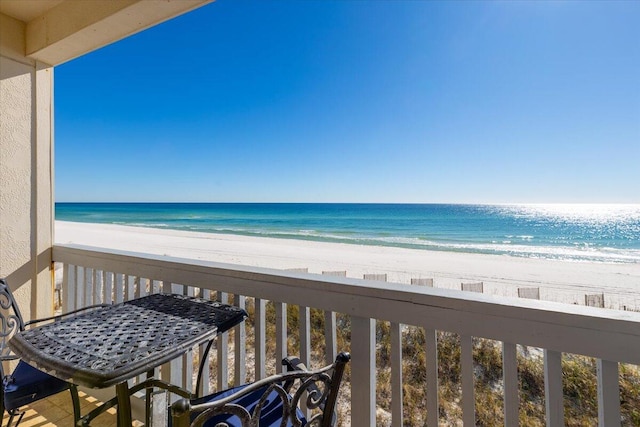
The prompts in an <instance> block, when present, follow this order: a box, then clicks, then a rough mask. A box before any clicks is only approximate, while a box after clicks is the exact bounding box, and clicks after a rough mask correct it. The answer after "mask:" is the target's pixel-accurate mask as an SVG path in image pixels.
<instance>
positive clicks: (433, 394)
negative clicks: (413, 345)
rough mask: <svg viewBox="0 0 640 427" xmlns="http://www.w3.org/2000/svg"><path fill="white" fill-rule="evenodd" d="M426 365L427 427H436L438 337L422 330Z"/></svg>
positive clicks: (432, 331) (429, 331)
mask: <svg viewBox="0 0 640 427" xmlns="http://www.w3.org/2000/svg"><path fill="white" fill-rule="evenodd" d="M424 338H425V347H426V348H425V358H426V363H427V425H428V426H429V427H438V419H439V417H438V335H437V332H436V331H435V329H431V328H424Z"/></svg>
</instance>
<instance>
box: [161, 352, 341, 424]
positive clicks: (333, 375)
mask: <svg viewBox="0 0 640 427" xmlns="http://www.w3.org/2000/svg"><path fill="white" fill-rule="evenodd" d="M350 359H351V356H350V355H349V353H340V354H338V356H337V357H336V360H335V362H334V363H332V364H331V365H328V366H325V367H324V368H321V369H318V370H310V371H307V370H293V371H289V372H285V373H282V374H277V375H272V376H270V377H267V378H265V379H262V380H259V381H256V382H254V383H252V384H249V385H248V386H246V387H243V388H241V389H240V390H239V391H237V392H235V393H233V394H226V393H225V394H224V396H225V397H221V398H219V399H217V400H209V401H208V402H206V403H201V404H193V403H192V402H191V401H189V400H188V399H182V400H179V401H177V402H176V403H174V404H173V405H172V406H171V416H172V425H173V427H187V426H192V427H196V426H202V425H204V423H205V422H206V421H207V420H209V419H211V418H213V417H216V416H219V415H221V414H232V415H236V416H238V417H239V420H240V423H241V424H240V425H242V427H248V426H255V425H258V421H259V419H260V415H261V411H262V405H263V404H265V403H266V402H267V401H268V400H269V399H267V396H270V395H271V396H273V395H274V394H275V395H277V396H278V398H279V399H281V400H282V418H283V419H285V421H284V422H283V423H282V424H281V425H294V426H299V425H301V424H300V418H299V413H298V411H296V408H297V407H298V403H299V402H300V400H301V399H303V398H304V399H305V400H304V401H305V403H306V406H307V408H308V409H310V410H312V411H311V416H310V417H309V419H308V420H307V423H306V425H307V426H318V427H330V426H332V425H333V424H334V421H335V417H334V411H335V407H336V401H337V397H338V391H339V390H340V384H341V382H342V376H343V374H344V369H345V366H346V364H347V362H349V360H350ZM297 380H299V382H298V384H299V385H298V387H297V388H295V387H294V391H293V392H292V390H291V389H290V385H291V383H292V381H297ZM260 390H264V392H261V391H260ZM274 392H275V393H274ZM290 393H293V395H291V394H290ZM305 394H306V395H307V396H306V397H303V396H305ZM248 395H252V396H255V399H252V401H253V403H254V404H255V405H254V406H252V409H251V411H249V410H247V409H243V408H239V407H238V405H237V404H234V402H238V401H240V399H243V398H244V400H242V402H244V403H247V400H246V397H247V396H248ZM205 399H206V398H205ZM201 400H202V399H200V400H199V401H201ZM192 418H193V422H191V420H192ZM287 419H288V421H289V422H290V423H287V422H286V421H287ZM207 425H208V424H207ZM215 425H216V426H217V425H222V426H227V425H228V424H225V423H224V422H223V423H220V424H215ZM233 425H236V424H233Z"/></svg>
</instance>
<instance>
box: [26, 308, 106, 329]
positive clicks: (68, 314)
mask: <svg viewBox="0 0 640 427" xmlns="http://www.w3.org/2000/svg"><path fill="white" fill-rule="evenodd" d="M109 305H110V304H96V305H90V306H88V307H83V308H79V309H77V310H73V311H70V312H68V313H64V314H59V315H57V316H51V317H43V318H42V319H33V320H29V321H28V322H25V323H24V326H25V327H27V326H31V325H33V324H35V323H42V322H48V321H51V320H53V321H54V322H55V321H57V320H60V319H64V318H65V317H68V316H73V315H75V314H78V313H82V312H83V311H88V310H94V309H96V308H102V307H108V306H109Z"/></svg>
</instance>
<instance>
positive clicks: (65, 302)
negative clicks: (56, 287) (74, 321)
mask: <svg viewBox="0 0 640 427" xmlns="http://www.w3.org/2000/svg"><path fill="white" fill-rule="evenodd" d="M61 292H62V312H63V313H68V312H70V311H71V310H75V309H76V266H75V265H70V264H67V263H66V262H65V263H64V264H63V265H62V290H61Z"/></svg>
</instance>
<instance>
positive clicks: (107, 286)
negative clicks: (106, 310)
mask: <svg viewBox="0 0 640 427" xmlns="http://www.w3.org/2000/svg"><path fill="white" fill-rule="evenodd" d="M104 275H105V277H104V279H105V280H104V300H103V301H104V303H105V304H111V303H113V273H112V272H105V273H104Z"/></svg>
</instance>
